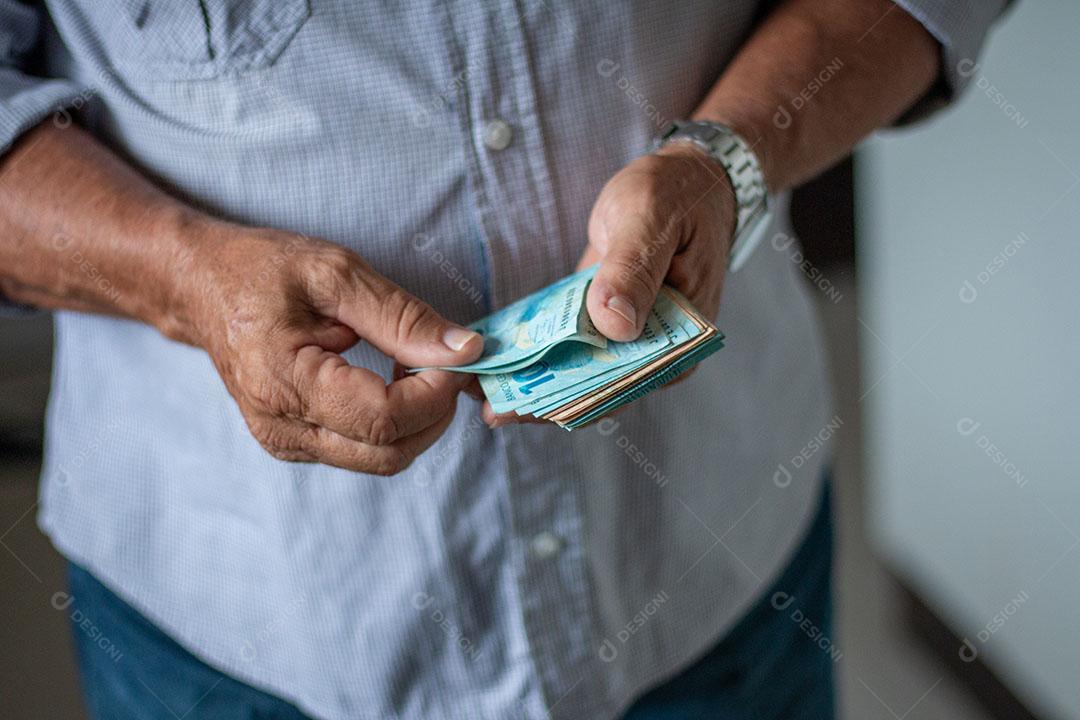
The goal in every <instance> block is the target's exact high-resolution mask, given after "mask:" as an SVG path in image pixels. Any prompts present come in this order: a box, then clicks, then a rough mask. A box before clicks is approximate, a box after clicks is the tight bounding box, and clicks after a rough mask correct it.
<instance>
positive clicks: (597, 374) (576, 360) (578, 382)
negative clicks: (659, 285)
mask: <svg viewBox="0 0 1080 720" xmlns="http://www.w3.org/2000/svg"><path fill="white" fill-rule="evenodd" d="M678 322H679V318H677V317H675V316H674V305H673V303H672V302H671V300H670V299H669V298H668V297H667V296H666V295H661V296H660V297H658V298H657V303H656V305H655V306H654V307H653V309H652V311H651V312H650V313H649V317H648V319H647V320H646V322H645V329H644V331H643V332H642V333H641V336H640V337H639V338H637V339H636V340H633V341H631V342H622V343H620V342H613V341H609V342H608V344H607V346H606V347H603V348H600V347H592V346H583V345H581V344H580V343H573V344H571V343H568V344H565V345H562V346H560V347H558V348H556V349H555V350H554V351H553V352H552V353H551V354H549V355H548V356H547V357H546V358H545V359H544V361H543V363H542V364H540V365H537V366H529V367H527V368H524V369H523V370H519V371H517V372H513V373H498V374H495V375H487V376H484V377H482V378H480V386H481V387H482V388H483V390H484V394H485V395H486V396H487V397H488V398H489V399H490V398H492V397H496V398H498V399H497V400H496V401H492V407H493V408H494V410H495V412H497V413H503V412H509V411H511V410H518V411H524V412H519V414H532V413H533V412H536V411H542V410H543V408H544V407H545V406H546V405H550V404H554V403H556V402H559V401H561V400H564V399H566V398H568V397H570V396H572V395H574V394H580V393H581V392H582V391H584V390H589V389H591V388H592V387H594V386H596V385H599V384H602V383H603V382H606V381H608V380H609V379H611V378H613V377H615V376H617V375H618V374H620V373H621V372H622V371H623V368H625V367H626V366H627V365H629V364H631V363H635V362H640V361H642V360H645V359H647V358H650V357H652V356H653V355H654V354H655V353H657V352H661V351H662V350H663V348H665V347H666V346H668V345H670V344H672V342H673V339H672V338H671V337H670V336H669V333H668V332H667V330H666V328H667V327H668V326H669V325H670V324H672V323H674V324H678ZM541 370H542V372H541ZM540 390H543V392H542V393H541V392H538V391H540ZM541 403H544V404H543V405H541Z"/></svg>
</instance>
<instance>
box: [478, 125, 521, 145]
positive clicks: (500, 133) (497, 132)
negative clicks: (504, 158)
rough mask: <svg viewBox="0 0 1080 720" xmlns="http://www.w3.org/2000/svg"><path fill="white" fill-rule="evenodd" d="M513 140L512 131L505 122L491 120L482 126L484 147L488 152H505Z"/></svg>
mask: <svg viewBox="0 0 1080 720" xmlns="http://www.w3.org/2000/svg"><path fill="white" fill-rule="evenodd" d="M513 139H514V131H513V130H512V129H510V126H509V125H508V124H507V123H506V121H505V120H492V121H491V122H489V123H488V124H487V125H485V126H484V146H485V147H487V149H488V150H505V149H506V148H508V147H509V146H510V141H511V140H513Z"/></svg>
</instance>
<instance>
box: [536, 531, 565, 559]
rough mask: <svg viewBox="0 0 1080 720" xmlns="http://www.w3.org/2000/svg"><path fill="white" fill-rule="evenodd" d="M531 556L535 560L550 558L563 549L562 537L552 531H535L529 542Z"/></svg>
mask: <svg viewBox="0 0 1080 720" xmlns="http://www.w3.org/2000/svg"><path fill="white" fill-rule="evenodd" d="M529 547H531V548H532V554H533V557H535V558H536V559H537V560H550V559H551V558H553V557H555V556H556V555H558V554H559V551H560V550H562V549H563V539H562V538H561V537H559V536H558V535H556V534H555V533H553V532H548V531H547V530H545V531H544V532H541V533H537V534H536V535H535V536H533V539H532V542H530V543H529Z"/></svg>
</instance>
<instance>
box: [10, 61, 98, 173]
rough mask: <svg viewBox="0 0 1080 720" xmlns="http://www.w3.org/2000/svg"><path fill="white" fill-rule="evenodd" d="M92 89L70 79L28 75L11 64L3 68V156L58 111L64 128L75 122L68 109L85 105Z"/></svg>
mask: <svg viewBox="0 0 1080 720" xmlns="http://www.w3.org/2000/svg"><path fill="white" fill-rule="evenodd" d="M89 96H90V92H89V90H87V89H85V88H83V87H80V86H79V85H77V84H75V83H73V82H70V81H68V80H54V79H49V78H39V77H33V76H31V75H25V74H23V73H21V72H19V71H18V70H15V69H13V68H10V67H4V68H0V155H2V154H4V153H6V152H7V151H8V149H9V148H10V147H11V145H12V144H13V143H14V142H15V140H16V139H18V137H19V136H20V135H22V134H23V133H24V132H26V131H27V130H29V129H30V128H32V127H34V126H35V125H37V124H38V123H40V122H41V121H42V120H44V119H45V118H47V117H49V116H50V115H54V114H55V118H54V119H55V121H56V123H57V124H58V125H60V126H61V127H67V125H69V124H70V123H71V116H70V115H68V112H67V108H69V107H71V106H72V105H82V104H83V103H85V102H86V100H87V99H88V98H89Z"/></svg>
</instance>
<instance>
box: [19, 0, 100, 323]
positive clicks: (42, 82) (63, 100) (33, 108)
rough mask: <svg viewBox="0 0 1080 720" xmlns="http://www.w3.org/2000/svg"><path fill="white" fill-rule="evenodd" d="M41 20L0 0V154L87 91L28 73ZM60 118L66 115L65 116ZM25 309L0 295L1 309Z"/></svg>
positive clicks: (33, 11)
mask: <svg viewBox="0 0 1080 720" xmlns="http://www.w3.org/2000/svg"><path fill="white" fill-rule="evenodd" d="M45 22H47V18H46V16H45V11H44V9H43V8H42V7H40V6H29V5H24V4H23V3H21V2H18V0H0V156H2V155H3V154H5V153H7V151H8V150H9V149H10V148H11V145H12V144H13V143H14V142H15V140H16V139H17V138H18V137H19V136H20V135H21V134H22V133H24V132H26V131H27V130H29V129H30V128H32V127H34V126H35V125H37V124H38V123H40V122H41V121H42V120H44V119H45V118H47V117H48V116H49V115H51V114H53V113H59V112H63V111H65V110H66V108H68V107H70V106H71V105H72V104H74V103H77V102H78V101H80V100H85V99H86V97H87V94H86V90H85V89H84V88H82V87H80V86H79V85H77V84H75V83H73V82H70V81H68V80H62V79H55V78H44V77H38V76H35V75H33V74H31V73H30V68H31V67H32V65H33V63H34V59H35V58H34V53H35V51H37V50H38V46H39V41H40V39H41V36H42V30H43V29H44V23H45ZM62 121H63V122H70V118H67V117H66V116H64V117H63V120H62ZM30 311H32V308H27V307H26V306H24V305H18V304H15V303H12V302H11V301H9V300H7V299H6V298H4V297H3V295H0V313H2V314H5V315H12V314H15V315H18V314H24V313H27V312H30Z"/></svg>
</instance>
